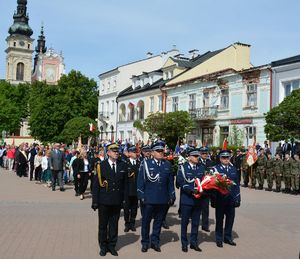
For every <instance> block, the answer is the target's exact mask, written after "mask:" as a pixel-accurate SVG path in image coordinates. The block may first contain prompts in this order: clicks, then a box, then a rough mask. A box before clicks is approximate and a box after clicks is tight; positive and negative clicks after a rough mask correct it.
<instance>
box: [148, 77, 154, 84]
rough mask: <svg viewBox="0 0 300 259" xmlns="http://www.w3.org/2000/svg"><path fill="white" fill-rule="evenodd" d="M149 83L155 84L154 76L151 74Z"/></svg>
mask: <svg viewBox="0 0 300 259" xmlns="http://www.w3.org/2000/svg"><path fill="white" fill-rule="evenodd" d="M149 84H150V85H152V84H153V76H150V78H149Z"/></svg>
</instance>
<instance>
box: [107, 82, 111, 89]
mask: <svg viewBox="0 0 300 259" xmlns="http://www.w3.org/2000/svg"><path fill="white" fill-rule="evenodd" d="M109 89H110V81H108V83H107V90H109Z"/></svg>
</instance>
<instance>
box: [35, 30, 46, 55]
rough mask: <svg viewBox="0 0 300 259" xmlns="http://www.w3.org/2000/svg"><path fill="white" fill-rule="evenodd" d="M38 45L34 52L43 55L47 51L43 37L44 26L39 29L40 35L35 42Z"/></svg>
mask: <svg viewBox="0 0 300 259" xmlns="http://www.w3.org/2000/svg"><path fill="white" fill-rule="evenodd" d="M37 42H38V44H37V46H36V47H35V52H37V53H45V52H46V51H47V47H46V39H45V36H44V26H43V25H42V27H41V34H40V36H39V38H38V40H37Z"/></svg>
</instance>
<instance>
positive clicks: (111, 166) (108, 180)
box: [92, 143, 128, 256]
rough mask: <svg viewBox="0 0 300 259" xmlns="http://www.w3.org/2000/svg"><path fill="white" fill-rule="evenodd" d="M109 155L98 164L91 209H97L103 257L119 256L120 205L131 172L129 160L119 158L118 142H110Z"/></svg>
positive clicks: (125, 194) (99, 238)
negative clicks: (108, 255) (129, 171)
mask: <svg viewBox="0 0 300 259" xmlns="http://www.w3.org/2000/svg"><path fill="white" fill-rule="evenodd" d="M107 155H108V158H107V159H105V160H104V161H102V162H98V164H97V165H96V173H97V174H96V175H95V178H94V187H93V192H92V209H93V210H96V209H98V218H99V225H98V241H99V246H100V253H99V254H100V256H105V255H106V253H107V252H110V253H111V254H112V255H114V256H117V255H118V253H117V251H116V249H115V247H116V243H117V240H118V222H119V218H120V210H121V205H123V203H124V200H125V198H126V197H127V196H128V194H127V185H128V184H127V180H128V171H127V165H126V163H124V162H123V161H121V160H119V159H118V157H119V145H118V144H115V143H112V144H110V145H108V146H107ZM99 163H100V164H99ZM99 169H100V170H99Z"/></svg>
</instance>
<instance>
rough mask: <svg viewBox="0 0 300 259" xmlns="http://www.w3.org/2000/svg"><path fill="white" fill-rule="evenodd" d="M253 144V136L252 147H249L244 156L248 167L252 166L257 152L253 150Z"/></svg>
mask: <svg viewBox="0 0 300 259" xmlns="http://www.w3.org/2000/svg"><path fill="white" fill-rule="evenodd" d="M255 142H256V138H255V136H254V141H253V145H252V146H249V148H248V152H247V154H246V161H247V164H248V165H249V166H252V165H253V164H254V163H255V162H256V160H257V152H256V148H255V145H256V143H255Z"/></svg>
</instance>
